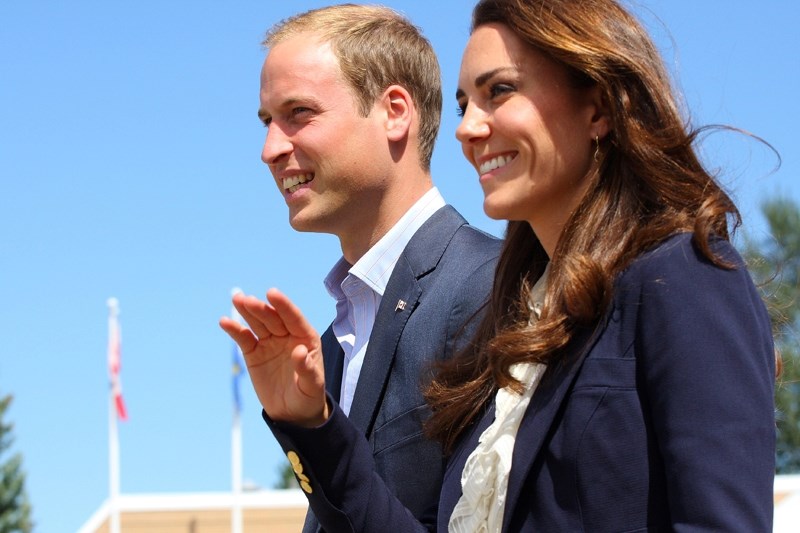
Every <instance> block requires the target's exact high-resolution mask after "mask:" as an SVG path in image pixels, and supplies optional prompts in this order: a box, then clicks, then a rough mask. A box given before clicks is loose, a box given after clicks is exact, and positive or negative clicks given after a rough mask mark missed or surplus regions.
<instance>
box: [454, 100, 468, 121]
mask: <svg viewBox="0 0 800 533" xmlns="http://www.w3.org/2000/svg"><path fill="white" fill-rule="evenodd" d="M466 112H467V104H466V103H463V104H462V103H461V102H459V103H458V107H457V108H456V115H458V116H459V117H462V118H463V117H464V113H466Z"/></svg>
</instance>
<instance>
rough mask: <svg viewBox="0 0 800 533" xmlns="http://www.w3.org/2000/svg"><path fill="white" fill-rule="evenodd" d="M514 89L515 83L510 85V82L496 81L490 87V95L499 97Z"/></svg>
mask: <svg viewBox="0 0 800 533" xmlns="http://www.w3.org/2000/svg"><path fill="white" fill-rule="evenodd" d="M513 91H515V89H514V86H513V85H509V84H508V83H495V84H494V85H492V86H491V87H490V89H489V95H490V96H491V97H492V98H497V97H498V96H502V95H504V94H508V93H510V92H513Z"/></svg>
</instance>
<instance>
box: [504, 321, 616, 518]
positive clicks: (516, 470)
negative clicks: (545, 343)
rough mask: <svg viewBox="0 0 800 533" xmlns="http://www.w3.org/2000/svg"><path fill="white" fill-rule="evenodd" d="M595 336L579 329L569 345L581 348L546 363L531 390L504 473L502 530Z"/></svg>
mask: <svg viewBox="0 0 800 533" xmlns="http://www.w3.org/2000/svg"><path fill="white" fill-rule="evenodd" d="M594 331H595V332H599V331H602V327H600V326H598V327H597V328H596V329H595V330H594ZM596 340H597V335H596V334H595V335H593V334H592V332H591V331H589V330H585V331H583V332H581V333H579V334H578V336H577V337H576V339H575V340H574V341H573V342H574V344H573V345H574V346H583V348H582V349H581V350H580V351H579V352H577V354H576V355H575V357H574V359H572V361H567V362H566V363H561V364H558V365H553V366H550V367H548V369H547V371H546V372H545V375H544V376H543V377H542V381H541V382H540V383H539V386H538V387H537V389H536V391H535V392H534V393H533V397H532V398H531V402H530V404H529V405H528V409H527V410H526V411H525V416H524V417H523V419H522V423H521V424H520V426H519V430H518V431H517V438H516V443H517V444H523V445H521V446H516V445H515V446H514V455H513V458H512V461H511V472H510V473H509V477H508V492H507V495H508V500H507V501H506V508H505V515H504V516H503V528H502V530H503V531H506V530H507V528H508V525H509V521H510V520H511V516H512V514H513V513H512V512H511V510H512V509H514V507H515V506H516V504H517V500H518V499H519V495H520V493H521V492H522V484H523V483H524V482H525V480H526V478H527V477H528V473H529V472H530V469H531V466H532V465H533V461H534V460H535V459H536V456H537V455H539V452H540V451H541V449H542V445H543V443H544V441H545V439H546V438H547V436H548V434H549V432H550V427H551V426H552V425H553V423H554V421H555V419H556V415H557V413H558V411H559V408H560V407H561V404H562V403H563V401H564V398H565V397H566V394H567V391H568V390H570V389H571V388H572V384H573V383H574V381H575V378H576V376H577V375H578V371H579V370H580V368H581V365H582V364H583V361H584V359H585V358H586V354H587V353H588V352H589V350H590V349H591V346H592V345H593V344H594V343H595V342H596Z"/></svg>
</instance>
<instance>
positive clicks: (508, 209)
mask: <svg viewBox="0 0 800 533" xmlns="http://www.w3.org/2000/svg"><path fill="white" fill-rule="evenodd" d="M456 97H457V99H458V105H459V108H460V110H461V113H462V117H463V118H462V120H461V124H460V125H459V127H458V129H457V130H456V137H457V138H458V140H459V141H460V142H461V146H462V149H463V151H464V156H466V158H467V160H469V162H470V163H472V165H473V166H474V167H475V169H476V170H477V171H478V175H479V176H480V184H481V187H482V188H483V193H484V203H483V208H484V211H486V214H487V215H488V216H490V217H491V218H494V219H507V220H522V221H527V222H528V223H530V225H531V226H532V228H533V230H534V232H535V233H536V235H537V237H538V238H539V240H540V241H541V243H542V245H543V246H544V248H545V250H546V251H547V253H548V254H549V255H551V256H552V252H553V249H554V248H555V245H556V243H557V241H558V236H559V235H560V233H561V229H562V228H563V226H564V224H565V223H566V221H567V219H568V218H569V216H570V214H571V213H572V211H573V210H574V209H575V207H576V206H577V204H578V202H579V201H580V199H581V197H582V196H583V194H584V192H585V189H586V185H587V183H588V178H587V176H588V174H589V173H590V172H591V171H592V168H593V164H594V158H593V154H594V150H595V147H594V138H595V135H599V136H600V137H603V136H604V135H605V133H606V132H607V129H606V127H605V126H606V124H607V121H606V119H605V118H603V117H602V115H601V109H600V103H601V99H600V97H599V90H598V89H597V88H595V87H593V88H588V89H587V88H576V87H575V84H574V82H571V80H570V79H569V75H568V71H567V69H566V68H565V67H564V66H562V65H561V64H559V63H556V62H555V61H553V60H551V59H549V58H548V57H547V56H545V55H544V54H542V53H540V52H539V51H537V50H535V49H533V48H531V47H529V46H527V45H526V44H525V43H523V42H522V41H521V40H520V39H519V38H518V37H517V36H516V35H515V34H514V33H512V32H511V30H509V29H508V28H507V27H506V26H504V25H501V24H487V25H483V26H479V27H478V28H477V29H476V30H475V31H474V32H473V33H472V36H471V37H470V39H469V42H468V43H467V48H466V50H465V51H464V57H463V59H462V62H461V74H460V76H459V83H458V92H457V94H456Z"/></svg>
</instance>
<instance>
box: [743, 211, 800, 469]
mask: <svg viewBox="0 0 800 533" xmlns="http://www.w3.org/2000/svg"><path fill="white" fill-rule="evenodd" d="M761 210H762V212H763V214H764V217H765V218H766V220H767V223H768V225H769V233H770V237H769V238H766V239H763V240H762V241H760V242H758V243H756V242H753V241H748V242H747V243H746V246H745V256H746V257H747V261H748V265H749V266H750V270H751V272H752V274H753V278H754V280H755V281H756V283H757V284H758V285H759V287H760V288H761V290H762V293H763V294H764V296H765V299H766V301H767V305H768V308H769V311H770V317H771V318H772V324H773V329H774V333H775V345H776V347H777V349H778V352H779V354H780V357H781V361H782V372H781V375H780V377H779V378H778V383H777V386H776V389H775V410H776V422H777V431H778V433H777V437H778V442H777V450H776V457H775V458H776V467H777V471H778V473H780V474H785V473H790V472H791V473H796V472H800V335H798V325H800V286H798V281H799V280H800V210H799V209H798V206H797V204H795V203H794V202H793V201H791V200H788V199H777V198H776V199H770V200H767V201H765V202H763V203H762V205H761Z"/></svg>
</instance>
